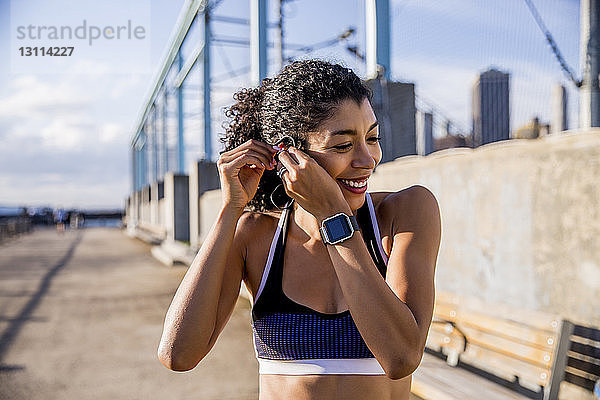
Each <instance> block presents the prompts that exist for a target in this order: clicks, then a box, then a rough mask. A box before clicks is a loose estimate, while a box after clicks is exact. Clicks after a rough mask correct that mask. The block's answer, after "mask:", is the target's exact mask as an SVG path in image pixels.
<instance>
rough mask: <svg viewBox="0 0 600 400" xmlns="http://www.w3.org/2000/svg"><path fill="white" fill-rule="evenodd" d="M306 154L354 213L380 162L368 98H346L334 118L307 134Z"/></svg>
mask: <svg viewBox="0 0 600 400" xmlns="http://www.w3.org/2000/svg"><path fill="white" fill-rule="evenodd" d="M307 153H308V154H309V155H310V156H311V157H312V158H314V159H315V160H316V161H317V163H319V165H320V166H321V167H323V168H324V169H325V170H326V171H327V172H328V173H329V175H331V176H332V177H333V179H335V180H336V182H337V184H338V185H339V186H340V188H341V189H342V193H343V194H344V198H345V199H346V201H347V202H348V204H349V205H350V208H351V209H352V210H353V211H354V210H357V209H359V208H360V207H361V206H362V205H363V203H364V201H365V192H366V191H367V180H368V178H369V177H370V176H371V175H372V173H373V170H374V169H375V166H377V164H379V161H381V147H380V146H379V128H378V124H377V118H375V113H374V112H373V109H372V108H371V104H370V103H369V100H368V99H366V98H365V99H363V101H362V102H361V103H360V104H357V103H356V102H355V101H354V100H351V99H346V100H344V101H342V102H341V103H340V105H339V106H338V107H337V108H336V112H335V113H334V115H333V117H331V118H329V119H327V120H326V121H324V122H323V123H322V124H321V125H319V127H318V128H317V131H316V132H313V133H309V134H308V149H307Z"/></svg>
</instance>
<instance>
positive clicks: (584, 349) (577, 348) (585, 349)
mask: <svg viewBox="0 0 600 400" xmlns="http://www.w3.org/2000/svg"><path fill="white" fill-rule="evenodd" d="M570 350H571V351H573V352H575V353H579V354H583V355H584V356H588V357H592V358H596V359H600V349H599V348H597V347H594V346H590V345H589V344H583V343H579V342H571V349H570Z"/></svg>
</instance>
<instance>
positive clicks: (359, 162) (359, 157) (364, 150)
mask: <svg viewBox="0 0 600 400" xmlns="http://www.w3.org/2000/svg"><path fill="white" fill-rule="evenodd" d="M375 165H376V161H375V157H374V155H373V154H371V152H370V151H369V148H368V147H367V145H366V144H363V145H361V146H357V147H356V151H355V155H354V160H353V162H352V166H353V167H355V168H364V169H373V168H375Z"/></svg>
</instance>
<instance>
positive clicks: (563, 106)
mask: <svg viewBox="0 0 600 400" xmlns="http://www.w3.org/2000/svg"><path fill="white" fill-rule="evenodd" d="M567 100H568V98H567V89H566V88H565V87H564V86H563V85H561V84H557V85H555V86H554V87H553V88H552V126H551V133H553V134H554V133H560V132H562V131H566V130H567V129H569V126H568V120H567Z"/></svg>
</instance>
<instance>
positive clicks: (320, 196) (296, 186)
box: [279, 147, 350, 219]
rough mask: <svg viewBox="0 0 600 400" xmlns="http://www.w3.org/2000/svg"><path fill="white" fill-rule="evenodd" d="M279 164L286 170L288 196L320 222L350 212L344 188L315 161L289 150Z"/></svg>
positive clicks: (285, 179) (296, 151) (295, 150)
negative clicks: (336, 214) (338, 213)
mask: <svg viewBox="0 0 600 400" xmlns="http://www.w3.org/2000/svg"><path fill="white" fill-rule="evenodd" d="M279 161H280V162H281V164H282V165H283V166H284V167H285V168H286V169H287V172H284V173H283V174H282V176H281V179H282V181H283V186H284V188H285V191H286V193H287V194H288V196H290V197H291V198H293V199H294V200H296V201H297V202H298V204H299V205H300V206H301V207H302V208H304V209H305V210H306V211H308V212H310V213H311V214H312V215H314V216H315V217H316V218H317V219H320V218H323V217H328V216H330V215H332V213H336V212H340V211H344V212H348V211H350V207H349V205H348V202H347V201H346V199H345V198H344V195H343V194H342V190H341V188H340V187H339V186H338V184H337V183H336V182H335V180H334V179H333V178H332V177H331V175H329V173H328V172H327V171H326V170H325V169H324V168H323V167H321V166H320V165H319V164H318V163H317V162H316V161H315V159H314V158H312V157H310V156H309V155H308V154H306V153H304V152H302V151H300V150H298V149H297V148H295V147H289V148H288V149H287V151H282V152H281V153H280V154H279Z"/></svg>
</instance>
